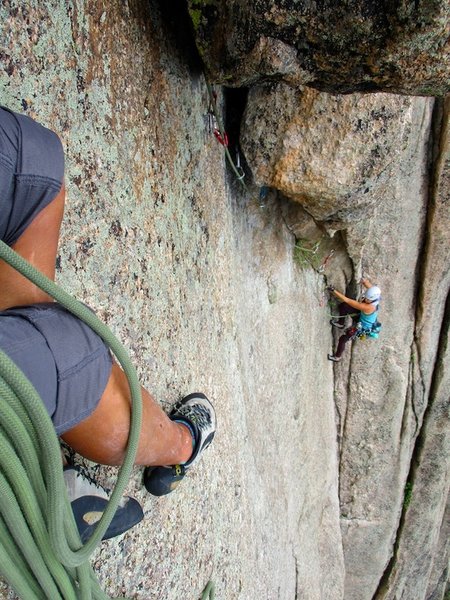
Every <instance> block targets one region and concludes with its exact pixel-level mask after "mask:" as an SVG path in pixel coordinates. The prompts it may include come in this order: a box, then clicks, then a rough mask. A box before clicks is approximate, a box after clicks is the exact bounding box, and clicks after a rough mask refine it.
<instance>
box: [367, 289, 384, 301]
mask: <svg viewBox="0 0 450 600" xmlns="http://www.w3.org/2000/svg"><path fill="white" fill-rule="evenodd" d="M364 298H365V299H366V300H368V301H369V302H375V301H376V300H379V299H380V298H381V290H380V288H379V287H378V286H377V285H373V286H372V287H370V288H369V289H368V290H367V291H366V293H365V294H364Z"/></svg>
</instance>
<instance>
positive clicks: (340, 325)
mask: <svg viewBox="0 0 450 600" xmlns="http://www.w3.org/2000/svg"><path fill="white" fill-rule="evenodd" d="M330 323H331V325H333V327H337V328H338V329H344V327H345V324H344V323H342V322H341V320H340V319H331V320H330Z"/></svg>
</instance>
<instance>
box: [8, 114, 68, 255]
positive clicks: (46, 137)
mask: <svg viewBox="0 0 450 600" xmlns="http://www.w3.org/2000/svg"><path fill="white" fill-rule="evenodd" d="M63 179H64V152H63V148H62V144H61V141H60V139H59V137H58V136H57V135H56V133H54V132H53V131H50V129H47V128H46V127H43V126H42V125H39V123H36V121H33V119H31V118H30V117H27V116H26V115H20V114H17V113H15V112H13V111H10V110H8V109H5V108H0V239H2V240H3V241H4V242H5V243H7V244H8V245H9V246H11V245H12V244H13V243H14V242H16V241H17V239H18V238H19V237H20V235H21V234H22V233H23V232H24V231H25V229H26V228H27V227H28V225H29V224H30V223H31V221H32V220H33V219H34V218H35V217H36V216H37V215H38V213H39V212H40V211H41V210H42V209H43V208H45V207H46V206H47V205H48V204H49V203H50V202H51V201H52V200H53V199H54V198H55V197H56V196H57V194H58V192H59V190H60V189H61V186H62V183H63Z"/></svg>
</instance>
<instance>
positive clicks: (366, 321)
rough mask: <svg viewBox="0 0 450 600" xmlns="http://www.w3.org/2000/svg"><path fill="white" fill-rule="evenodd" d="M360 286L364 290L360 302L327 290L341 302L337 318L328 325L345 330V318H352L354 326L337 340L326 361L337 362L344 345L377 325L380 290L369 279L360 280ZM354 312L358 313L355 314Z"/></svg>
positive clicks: (333, 290) (331, 289) (329, 288)
mask: <svg viewBox="0 0 450 600" xmlns="http://www.w3.org/2000/svg"><path fill="white" fill-rule="evenodd" d="M361 283H362V285H363V286H364V287H365V288H366V291H365V293H364V294H363V296H362V299H361V302H358V301H357V300H353V299H352V298H347V296H345V295H344V294H342V293H341V292H339V291H338V290H336V289H335V288H334V287H333V286H329V287H328V288H327V289H328V290H329V291H330V292H331V293H332V294H334V295H335V296H336V298H339V300H342V302H341V303H340V304H339V306H338V310H339V316H338V317H334V318H333V319H331V321H330V323H331V324H332V325H334V327H337V328H338V329H344V328H345V319H346V317H347V316H352V317H354V319H355V321H356V325H354V326H352V327H349V328H348V329H347V330H346V332H345V333H344V334H343V335H341V337H340V338H339V342H338V346H337V349H336V352H335V353H334V354H328V360H332V361H333V362H339V361H340V360H341V357H342V353H343V352H344V349H345V344H346V343H347V342H348V341H350V340H353V339H355V338H356V337H358V335H359V334H360V333H364V334H365V333H367V332H369V331H372V328H373V326H374V325H375V324H376V323H377V317H378V306H379V302H380V299H381V290H380V288H379V287H378V286H377V285H373V284H372V283H371V282H370V281H369V279H366V278H363V279H361ZM355 310H356V311H358V312H356V313H355Z"/></svg>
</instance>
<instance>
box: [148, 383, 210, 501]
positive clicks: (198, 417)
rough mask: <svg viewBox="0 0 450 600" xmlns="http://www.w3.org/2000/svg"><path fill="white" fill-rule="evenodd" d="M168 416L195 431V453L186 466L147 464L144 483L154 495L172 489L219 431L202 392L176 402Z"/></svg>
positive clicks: (165, 492)
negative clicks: (149, 465)
mask: <svg viewBox="0 0 450 600" xmlns="http://www.w3.org/2000/svg"><path fill="white" fill-rule="evenodd" d="M169 418H170V419H172V421H175V422H177V423H182V424H184V425H186V426H187V428H188V429H189V431H190V432H191V434H192V439H193V452H192V456H191V458H190V459H189V460H188V461H187V462H186V463H185V464H184V465H172V466H167V467H164V466H163V467H147V468H146V469H145V470H144V485H145V487H146V489H147V491H149V492H150V493H151V494H153V495H154V496H165V495H166V494H169V493H170V492H172V491H173V490H174V489H175V488H176V487H177V486H178V484H179V483H180V481H181V480H182V479H183V478H184V476H185V474H186V471H187V470H188V469H190V468H191V467H192V466H193V465H195V464H196V463H197V462H198V461H199V460H200V456H201V454H202V452H203V451H204V450H206V448H207V447H208V446H209V445H210V444H211V442H212V440H213V438H214V434H215V432H216V414H215V411H214V407H213V405H212V404H211V402H210V401H209V400H208V398H207V397H206V396H205V395H204V394H201V393H195V394H190V395H189V396H186V397H185V398H183V399H182V400H180V401H179V402H177V403H176V404H175V405H174V407H173V408H172V410H171V412H170V413H169Z"/></svg>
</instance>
